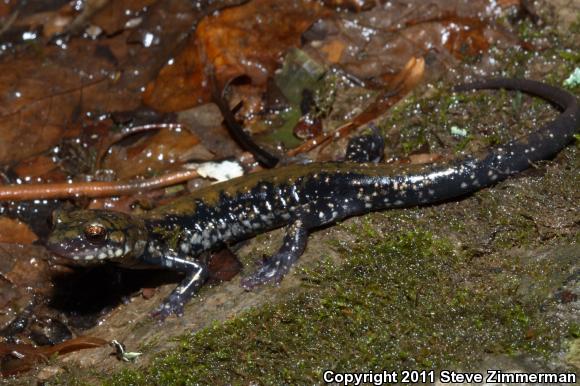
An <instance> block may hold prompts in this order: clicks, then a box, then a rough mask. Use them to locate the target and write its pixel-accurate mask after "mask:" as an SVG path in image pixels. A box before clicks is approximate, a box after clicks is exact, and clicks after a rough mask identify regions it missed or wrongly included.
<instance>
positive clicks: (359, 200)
mask: <svg viewBox="0 0 580 386" xmlns="http://www.w3.org/2000/svg"><path fill="white" fill-rule="evenodd" d="M500 88H504V89H509V90H519V91H523V92H526V93H529V94H532V95H536V96H539V97H541V98H543V99H545V100H547V101H549V102H552V103H553V104H554V105H556V106H558V107H559V108H561V109H562V110H563V112H562V114H560V115H559V116H558V117H557V118H556V119H555V120H554V121H552V122H550V123H548V124H546V125H544V126H543V127H541V128H540V129H538V130H536V131H534V132H532V133H530V134H529V135H527V136H525V137H522V138H519V139H516V140H512V141H510V142H508V143H506V144H504V145H502V146H497V147H494V148H491V149H490V150H489V151H488V152H487V153H486V154H484V155H480V156H468V157H465V158H462V159H460V160H456V161H453V162H451V163H446V164H433V165H419V166H408V167H398V168H393V167H392V166H388V165H379V164H376V163H373V162H371V161H374V160H375V159H376V158H377V154H382V149H383V142H382V138H380V137H379V138H377V137H376V136H367V138H362V139H361V138H357V139H354V140H353V141H351V144H350V145H349V152H348V154H347V157H346V159H347V160H348V162H343V163H313V164H309V165H293V166H287V167H282V168H278V169H270V170H266V171H263V172H260V173H255V174H251V175H247V176H243V177H239V178H235V179H232V180H229V181H226V182H222V183H218V184H215V185H211V186H209V187H206V188H202V189H199V190H197V191H195V192H193V193H191V194H190V195H188V196H185V197H182V198H180V199H177V200H176V201H174V202H172V203H170V204H168V205H164V206H160V207H158V208H156V209H154V210H152V211H150V212H148V213H147V214H145V215H142V216H132V215H128V214H122V213H116V212H111V211H106V210H79V211H74V212H69V213H65V212H58V213H55V215H54V230H53V231H52V233H51V235H50V237H49V238H48V241H47V243H46V245H47V247H48V248H49V249H50V250H51V251H52V252H54V253H55V254H56V255H59V256H61V257H64V258H67V259H69V261H70V262H71V263H74V264H79V265H81V264H82V265H90V264H99V263H105V262H112V263H116V264H119V265H121V266H125V267H134V268H140V267H144V266H149V267H151V266H153V267H160V268H167V269H173V270H177V271H181V272H184V273H185V278H184V279H183V281H182V282H181V283H180V284H179V285H178V286H177V288H175V290H174V291H173V292H172V293H171V294H170V295H169V296H168V297H167V298H166V299H165V301H164V302H163V304H162V305H161V306H160V307H159V308H158V309H157V311H156V312H155V314H156V315H157V316H158V317H160V318H165V317H167V316H168V315H170V314H176V315H182V314H183V306H184V304H185V303H186V302H187V301H188V300H189V299H190V298H191V297H192V296H193V295H194V294H195V293H196V292H197V291H198V289H199V288H200V287H201V286H202V285H203V284H204V282H205V281H206V279H207V276H208V273H207V266H206V264H205V261H204V260H203V259H202V258H200V255H201V254H202V253H203V252H205V251H208V250H212V249H215V248H217V247H219V246H220V245H223V244H224V243H229V242H235V241H238V240H242V239H246V238H249V237H251V236H253V235H255V234H257V233H260V232H264V231H267V230H270V229H274V228H278V227H282V226H286V227H287V228H286V235H285V237H284V240H283V243H282V247H281V248H280V249H279V250H278V252H277V253H276V254H275V255H273V256H271V257H270V258H269V259H267V261H266V262H265V263H264V264H263V266H262V267H261V268H259V269H258V270H257V271H256V272H255V273H253V274H251V275H250V276H248V277H246V278H244V279H243V281H242V285H243V286H244V287H245V288H248V289H249V288H253V287H255V286H257V285H260V284H263V283H266V282H269V281H274V282H277V281H279V280H281V279H282V277H283V276H284V275H285V274H286V273H287V272H288V271H289V269H290V267H291V266H292V264H293V263H294V262H295V261H296V260H297V259H298V258H299V257H300V255H301V254H302V253H303V251H304V248H305V247H306V243H307V239H308V235H309V233H310V232H311V230H312V229H315V228H318V227H321V226H324V225H327V224H331V223H334V222H336V221H340V220H342V219H344V218H346V217H350V216H355V215H360V214H363V213H367V212H370V211H375V210H383V209H387V208H400V207H408V206H415V205H424V204H433V203H436V202H440V201H443V200H450V199H453V198H456V197H460V196H464V195H466V194H469V193H472V192H474V191H477V190H479V189H481V188H483V187H486V186H490V185H492V184H494V183H497V182H499V181H501V180H503V179H505V178H507V177H508V176H510V175H512V174H514V173H518V172H520V171H522V170H524V169H527V168H528V167H529V166H530V164H532V163H533V162H536V161H539V160H542V159H549V158H552V157H553V156H554V155H556V154H557V153H558V152H559V151H560V150H561V149H562V148H564V147H565V146H566V145H567V144H568V143H569V142H570V141H571V140H572V138H573V136H574V134H575V133H576V132H578V128H579V126H580V108H579V105H578V101H577V100H576V98H575V97H574V96H573V95H571V94H570V93H568V92H566V91H564V90H562V89H559V88H556V87H552V86H549V85H546V84H543V83H540V82H535V81H530V80H515V79H492V80H487V81H483V82H478V83H472V84H468V85H462V86H459V87H456V88H455V90H456V91H467V90H471V89H500Z"/></svg>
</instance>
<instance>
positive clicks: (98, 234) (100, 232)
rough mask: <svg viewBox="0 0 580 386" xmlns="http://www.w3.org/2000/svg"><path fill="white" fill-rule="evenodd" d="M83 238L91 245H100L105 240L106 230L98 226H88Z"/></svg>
mask: <svg viewBox="0 0 580 386" xmlns="http://www.w3.org/2000/svg"><path fill="white" fill-rule="evenodd" d="M85 237H86V238H87V240H88V241H89V242H90V243H92V244H101V243H103V242H105V240H106V238H107V229H105V227H104V226H102V225H100V224H90V225H87V226H86V227H85Z"/></svg>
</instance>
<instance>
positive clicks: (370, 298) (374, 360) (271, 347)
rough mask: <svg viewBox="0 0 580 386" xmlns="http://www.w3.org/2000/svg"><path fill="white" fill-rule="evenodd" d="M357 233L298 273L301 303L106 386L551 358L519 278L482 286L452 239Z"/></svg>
mask: <svg viewBox="0 0 580 386" xmlns="http://www.w3.org/2000/svg"><path fill="white" fill-rule="evenodd" d="M358 229H360V232H358V233H357V235H356V236H357V237H358V238H359V239H361V240H365V241H364V242H359V243H356V244H355V245H354V246H352V248H349V249H343V250H342V253H343V254H344V255H345V256H348V257H347V258H346V259H345V263H344V264H343V265H341V266H335V265H333V264H331V263H330V262H328V261H322V262H320V263H319V264H318V265H317V266H315V267H313V268H311V269H309V270H304V271H303V272H302V277H303V280H304V287H305V288H306V290H305V291H304V292H301V293H297V294H294V295H293V296H291V297H290V298H289V299H288V300H287V301H285V302H283V303H275V304H269V305H266V306H265V307H263V308H260V309H255V310H251V311H248V312H246V313H244V314H243V315H241V316H240V317H237V318H235V319H233V320H230V321H228V322H226V323H223V324H217V323H216V324H214V325H213V326H211V327H209V328H206V329H204V330H202V331H200V332H198V333H196V334H192V335H186V336H184V337H181V338H179V340H178V345H177V348H176V349H175V350H173V351H172V352H170V353H166V354H164V355H163V356H161V357H159V358H158V359H157V360H155V361H154V362H153V365H152V366H150V367H147V368H145V369H143V371H140V370H125V371H123V372H121V373H119V374H117V375H116V376H115V377H114V378H109V379H108V380H107V381H106V384H109V385H128V384H168V385H172V384H193V383H200V382H201V383H209V384H212V383H213V384H216V383H220V384H224V383H234V384H248V383H251V382H257V383H259V384H273V383H277V384H279V383H294V384H296V383H314V382H319V381H320V379H321V373H322V371H323V370H324V369H333V370H336V371H341V370H345V371H346V370H348V371H357V370H358V371H368V370H382V369H392V370H401V369H404V368H414V369H431V368H434V367H437V366H442V365H445V366H449V365H452V364H459V363H461V364H462V365H463V366H465V365H466V364H469V363H473V362H474V361H475V360H476V359H478V358H479V357H481V355H483V354H484V353H486V352H493V353H514V352H517V351H520V350H530V351H532V352H539V353H541V352H544V351H547V350H550V349H552V348H553V345H554V344H555V338H554V336H555V335H554V330H555V328H554V327H553V326H551V325H550V324H549V323H548V322H547V321H545V320H543V319H542V318H541V317H540V316H541V315H540V312H539V309H538V304H537V303H535V302H533V301H529V302H521V301H520V299H518V298H517V296H516V294H515V292H514V288H517V286H518V285H519V281H518V279H517V277H514V278H513V280H511V281H510V280H505V277H504V275H503V274H502V273H491V274H488V275H486V277H485V278H484V280H481V281H476V283H475V284H474V282H473V281H468V280H465V276H464V274H465V273H466V272H467V273H468V274H469V273H471V274H474V273H475V272H474V270H472V268H471V267H472V266H473V264H472V257H471V256H469V255H468V254H465V253H462V252H458V251H456V250H455V248H454V247H453V243H452V242H450V241H449V240H447V239H444V238H439V237H435V236H433V235H432V234H431V233H430V232H428V231H425V230H423V229H418V230H416V231H407V232H405V233H401V234H383V233H382V232H378V231H377V230H376V229H374V230H372V231H369V229H373V228H367V226H362V227H360V228H358ZM468 276H469V275H468ZM489 281H491V282H492V284H493V285H489V284H490V283H489ZM488 287H489V288H488Z"/></svg>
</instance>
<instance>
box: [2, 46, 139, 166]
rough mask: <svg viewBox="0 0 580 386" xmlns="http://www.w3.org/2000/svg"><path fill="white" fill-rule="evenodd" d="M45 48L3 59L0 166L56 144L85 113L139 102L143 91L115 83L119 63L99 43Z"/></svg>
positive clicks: (130, 105)
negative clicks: (62, 47) (115, 62)
mask: <svg viewBox="0 0 580 386" xmlns="http://www.w3.org/2000/svg"><path fill="white" fill-rule="evenodd" d="M101 47H102V46H101ZM40 52H41V53H42V56H39V55H38V54H35V53H33V52H32V51H31V50H29V51H27V52H26V53H24V54H22V55H20V56H18V57H12V58H9V57H6V58H4V60H2V61H0V89H2V90H3V93H2V94H1V95H0V164H4V163H8V162H10V161H12V162H14V161H18V160H21V159H24V158H27V157H29V156H31V155H33V154H36V153H39V152H41V151H43V150H45V149H47V148H49V147H51V146H53V145H55V144H57V143H58V142H59V141H60V140H61V139H62V137H63V136H65V135H67V130H68V128H69V127H70V126H71V124H72V123H73V122H76V121H77V120H78V119H79V118H80V114H81V113H82V112H83V111H91V110H98V111H110V110H115V109H118V108H116V106H119V107H121V106H122V107H123V109H127V108H130V107H132V106H134V107H136V106H137V105H138V103H139V94H137V93H133V94H131V93H130V92H129V91H127V90H126V89H120V88H115V87H114V86H115V81H114V79H113V80H111V76H112V75H113V74H115V73H116V72H117V70H116V66H115V64H114V63H111V61H110V60H109V58H107V57H105V56H102V55H99V52H98V51H97V46H96V45H94V44H92V45H89V44H86V42H82V41H76V43H71V44H70V46H69V47H68V49H67V50H66V51H64V52H63V51H62V49H61V48H59V47H54V46H51V47H44V48H41V49H40ZM88 58H90V60H88ZM106 74H109V76H108V77H107V75H106Z"/></svg>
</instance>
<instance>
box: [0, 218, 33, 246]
mask: <svg viewBox="0 0 580 386" xmlns="http://www.w3.org/2000/svg"><path fill="white" fill-rule="evenodd" d="M36 239H37V237H36V235H35V234H34V232H32V231H31V230H30V229H29V228H28V226H26V224H24V223H22V222H20V221H18V220H13V219H10V218H8V217H0V243H4V244H31V243H32V242H33V241H35V240H36Z"/></svg>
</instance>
